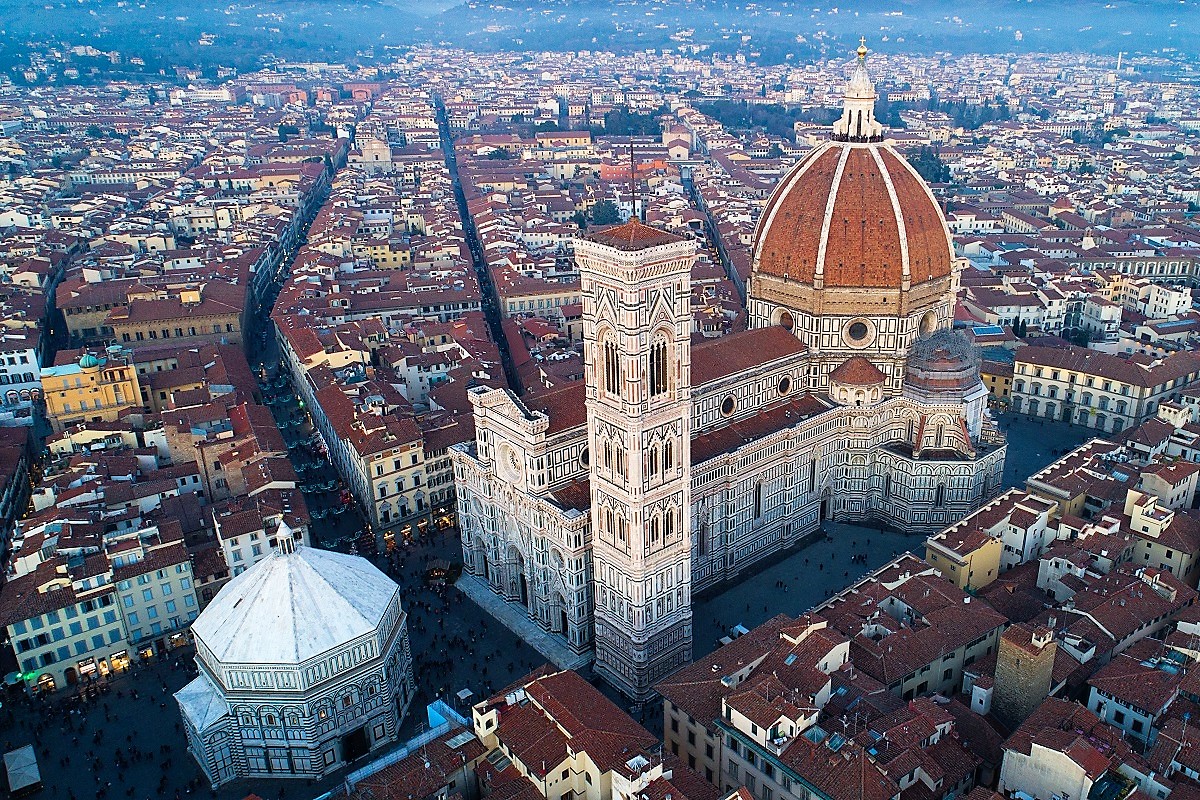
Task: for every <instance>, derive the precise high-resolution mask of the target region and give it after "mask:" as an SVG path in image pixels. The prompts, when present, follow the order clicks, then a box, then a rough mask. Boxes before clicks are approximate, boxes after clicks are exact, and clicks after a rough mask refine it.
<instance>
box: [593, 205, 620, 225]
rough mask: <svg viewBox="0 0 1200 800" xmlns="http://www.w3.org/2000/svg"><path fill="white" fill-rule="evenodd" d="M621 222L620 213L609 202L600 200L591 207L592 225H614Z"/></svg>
mask: <svg viewBox="0 0 1200 800" xmlns="http://www.w3.org/2000/svg"><path fill="white" fill-rule="evenodd" d="M620 221H621V212H620V211H619V210H618V209H617V206H616V203H614V202H613V201H611V200H601V201H600V202H599V203H596V205H594V206H592V224H593V225H616V224H617V223H618V222H620Z"/></svg>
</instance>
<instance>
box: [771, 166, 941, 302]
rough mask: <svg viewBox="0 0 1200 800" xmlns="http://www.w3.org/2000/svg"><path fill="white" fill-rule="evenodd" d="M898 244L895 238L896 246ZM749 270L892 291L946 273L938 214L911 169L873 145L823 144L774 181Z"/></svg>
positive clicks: (924, 188)
mask: <svg viewBox="0 0 1200 800" xmlns="http://www.w3.org/2000/svg"><path fill="white" fill-rule="evenodd" d="M902 239H903V241H902ZM755 253H756V261H757V263H756V270H757V271H758V272H760V273H763V274H766V275H773V276H775V277H779V278H787V279H790V280H795V281H800V282H802V283H810V284H811V283H813V282H814V280H815V278H816V276H817V275H823V278H824V285H825V286H826V287H832V286H842V287H875V288H892V289H899V288H900V287H901V285H902V283H903V278H904V275H905V274H906V273H907V274H909V275H910V276H911V280H912V283H913V284H914V285H915V284H919V283H923V282H926V281H930V280H934V279H937V278H943V277H945V276H947V275H949V274H950V269H951V264H952V261H951V253H950V245H949V236H948V235H947V233H946V227H945V222H944V220H943V218H942V212H941V210H940V209H939V208H938V205H937V203H936V202H935V201H934V200H933V197H932V195H930V194H929V191H928V189H927V188H926V186H925V184H924V182H923V181H922V180H921V178H920V176H918V175H917V173H916V171H915V170H913V168H912V167H911V166H909V164H908V163H907V162H906V161H904V160H903V159H902V158H901V157H900V156H898V155H896V153H895V152H893V151H892V150H891V149H890V148H888V147H885V146H881V145H868V146H862V145H845V144H836V143H830V144H829V145H826V146H824V147H819V148H817V149H816V150H814V151H813V152H812V153H811V154H810V155H809V156H808V157H806V158H805V159H804V160H802V161H801V162H800V163H799V164H798V165H797V166H796V168H795V169H794V170H793V171H792V172H791V174H789V175H788V176H787V177H785V178H784V179H783V180H782V181H781V182H780V184H779V186H778V188H777V189H776V190H775V193H774V194H773V195H772V197H771V199H770V200H769V201H768V202H767V206H766V208H765V209H764V211H763V215H762V218H761V222H760V223H759V229H758V231H757V234H756V236H755Z"/></svg>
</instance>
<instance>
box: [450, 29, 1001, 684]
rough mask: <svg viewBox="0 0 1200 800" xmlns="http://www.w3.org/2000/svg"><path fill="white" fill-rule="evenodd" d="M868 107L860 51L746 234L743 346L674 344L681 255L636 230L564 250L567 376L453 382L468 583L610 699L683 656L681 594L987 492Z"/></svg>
mask: <svg viewBox="0 0 1200 800" xmlns="http://www.w3.org/2000/svg"><path fill="white" fill-rule="evenodd" d="M875 99H876V94H875V87H874V84H873V83H872V82H871V79H870V77H869V75H868V73H867V68H866V50H865V48H860V49H859V53H858V62H857V64H856V67H855V70H854V72H853V75H852V77H851V78H850V80H849V82H848V84H847V86H846V92H845V99H844V110H843V114H842V117H841V119H839V120H838V121H837V122H836V123H835V124H834V126H833V130H832V132H831V135H830V137H829V139H828V141H826V142H824V143H822V144H821V145H820V146H818V147H817V148H815V149H814V150H813V151H812V152H810V153H809V154H807V155H806V156H805V157H804V159H803V160H801V162H800V163H799V164H797V165H796V167H795V168H794V169H793V170H792V171H791V173H789V174H788V175H787V176H786V177H785V178H784V179H783V180H782V181H781V182H780V184H779V185H778V186H777V188H776V189H775V191H774V194H773V195H772V197H771V198H770V199H769V201H768V202H767V205H766V207H765V209H764V211H763V214H762V217H761V219H760V221H759V224H758V229H757V231H756V234H755V244H754V251H753V262H752V274H751V278H750V284H749V297H748V305H749V312H750V314H749V320H750V322H749V329H748V330H746V331H743V332H740V333H735V334H732V335H729V336H726V337H723V338H720V339H717V340H715V341H711V342H706V343H703V344H693V343H692V339H691V326H692V317H691V312H690V307H689V296H690V290H689V285H688V282H689V275H690V270H691V266H692V263H693V262H694V260H695V258H696V246H695V243H694V242H693V241H691V240H687V239H683V238H681V237H678V236H675V235H673V234H671V233H667V232H664V231H661V230H658V229H655V228H652V227H649V226H646V225H644V224H642V223H641V222H639V221H637V220H636V219H634V220H631V221H629V222H626V223H624V224H621V225H617V226H614V227H612V228H607V229H604V230H600V231H598V232H594V233H589V234H587V235H585V236H583V237H582V238H580V239H579V240H577V242H576V245H575V258H576V260H577V262H578V266H579V271H580V276H581V281H582V291H583V298H584V304H583V321H584V375H585V377H584V379H583V380H581V381H578V382H577V383H575V384H572V385H568V386H566V387H563V388H561V389H558V390H555V391H551V392H548V393H544V394H541V395H539V396H536V397H533V398H520V397H517V396H515V395H514V394H513V393H512V392H510V391H508V390H505V389H490V388H486V387H478V388H475V389H472V390H470V394H471V401H472V404H473V407H474V412H475V423H476V439H475V442H474V444H466V445H460V446H458V447H457V448H455V449H454V451H453V458H454V460H455V483H456V490H457V493H458V499H459V518H460V524H461V531H462V545H463V555H464V562H465V566H464V569H465V571H466V572H468V573H470V574H473V575H475V576H476V577H478V578H480V579H482V580H485V581H486V582H487V583H488V584H489V586H490V587H491V588H492V590H493V591H494V592H496V593H497V594H499V595H500V596H502V597H503V598H505V599H506V600H507V601H509V602H511V603H514V604H519V605H520V606H522V607H523V608H524V610H525V611H526V613H527V614H528V616H529V617H530V619H532V620H534V621H535V622H536V623H537V624H539V625H540V626H541V627H542V628H543V629H544V630H546V631H548V632H551V633H553V634H556V635H558V636H561V637H562V640H563V641H564V642H565V643H566V644H567V645H569V646H570V647H571V648H572V649H573V650H574V651H576V652H578V653H580V654H585V655H586V654H594V656H595V668H596V671H597V672H598V673H600V674H601V675H602V676H604V677H605V678H606V679H607V680H609V681H610V682H611V683H613V684H614V685H615V686H617V687H618V688H619V689H621V690H622V691H623V692H624V693H626V694H627V695H629V696H630V697H633V698H644V697H646V696H648V694H650V693H651V691H652V689H651V687H652V686H653V685H654V684H655V683H656V682H658V681H659V680H661V679H662V678H663V677H665V676H666V675H668V674H670V673H671V672H672V671H674V670H675V669H677V668H679V667H681V666H683V665H684V664H686V663H688V662H689V661H690V660H691V646H692V625H691V598H692V594H693V593H694V592H697V591H701V590H703V589H705V588H707V587H710V586H713V585H715V584H717V583H719V582H721V581H724V580H728V579H730V578H732V577H734V576H736V575H738V574H739V573H740V572H742V571H744V570H746V569H747V568H749V567H751V566H752V565H754V564H755V563H756V562H759V561H761V560H762V559H763V558H765V557H767V556H769V555H771V554H772V553H776V552H778V551H780V550H784V549H787V548H789V547H792V546H793V545H796V544H798V543H800V542H801V541H802V540H803V538H804V537H805V536H807V535H809V534H811V533H812V532H813V531H814V530H816V529H817V528H818V527H819V526H820V524H821V522H822V521H823V520H844V521H855V520H870V521H873V522H876V523H879V524H884V525H891V526H896V527H898V528H901V529H903V530H908V531H918V532H929V531H933V530H936V529H938V528H941V527H943V526H945V525H947V524H948V523H950V522H953V521H955V520H957V519H959V518H961V517H962V516H964V515H966V514H968V513H969V512H970V511H972V510H973V509H974V508H976V507H978V506H979V505H980V504H981V503H982V502H983V501H984V500H985V499H987V498H988V497H990V496H991V495H993V494H995V493H996V491H998V489H999V488H1000V483H1001V473H1002V470H1003V466H1004V455H1005V443H1004V438H1003V436H1002V434H1001V433H1000V432H999V430H998V428H997V427H996V425H995V423H994V422H993V420H992V419H991V417H990V415H989V412H988V410H987V404H986V398H987V391H986V389H985V388H984V386H983V384H982V383H981V381H980V378H979V369H978V362H977V357H976V354H975V352H974V351H973V348H972V347H971V346H970V345H969V344H968V343H967V342H966V340H965V339H964V338H963V337H961V336H960V335H958V334H956V333H954V332H952V331H951V329H950V326H951V323H952V316H953V314H952V311H953V302H954V293H955V289H956V286H955V278H956V270H955V259H954V255H953V250H952V248H951V245H950V237H949V234H948V231H947V229H946V226H945V223H944V221H943V218H942V214H941V211H940V209H939V207H938V205H937V202H936V201H935V199H934V197H933V195H932V193H931V192H930V190H929V187H928V186H927V185H926V184H925V182H924V181H923V180H922V179H921V177H920V176H919V175H918V174H917V172H916V170H915V169H913V167H912V166H911V165H910V164H909V163H908V162H907V161H906V160H905V159H904V157H903V156H901V155H900V154H898V153H897V152H896V151H895V150H894V149H893V148H892V147H891V146H890V145H889V144H888V143H887V142H886V140H885V138H884V135H883V128H882V127H881V126H880V124H879V123H878V121H877V120H876V119H875V116H874V106H875Z"/></svg>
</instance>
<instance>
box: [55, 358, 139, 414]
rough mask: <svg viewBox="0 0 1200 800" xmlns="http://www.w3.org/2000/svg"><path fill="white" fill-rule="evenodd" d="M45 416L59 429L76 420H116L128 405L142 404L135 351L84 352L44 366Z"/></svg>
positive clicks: (132, 406)
mask: <svg viewBox="0 0 1200 800" xmlns="http://www.w3.org/2000/svg"><path fill="white" fill-rule="evenodd" d="M42 394H43V396H44V397H45V398H46V415H47V416H48V417H49V418H50V421H51V423H52V424H53V425H54V430H55V431H56V432H61V431H62V430H63V429H65V428H66V427H67V426H69V425H71V424H72V423H74V422H79V421H88V422H115V421H116V419H117V416H118V415H119V414H120V413H121V412H122V411H124V410H125V409H127V408H134V407H137V406H141V405H142V392H141V387H140V386H139V385H138V376H137V370H136V369H135V368H134V365H133V354H132V353H130V352H129V351H128V350H125V349H124V348H121V347H117V346H114V347H110V348H108V350H106V351H104V353H103V355H96V354H94V353H90V352H89V353H84V354H83V356H82V357H81V358H80V359H79V360H78V361H72V362H70V363H67V364H60V365H56V366H53V367H44V368H43V369H42Z"/></svg>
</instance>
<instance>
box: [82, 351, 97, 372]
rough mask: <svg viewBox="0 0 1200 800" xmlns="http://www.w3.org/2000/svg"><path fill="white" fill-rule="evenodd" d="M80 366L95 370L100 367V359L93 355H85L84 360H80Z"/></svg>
mask: <svg viewBox="0 0 1200 800" xmlns="http://www.w3.org/2000/svg"><path fill="white" fill-rule="evenodd" d="M79 366H81V367H83V368H84V369H95V368H96V367H98V366H100V359H98V358H96V357H95V356H94V355H92V354H91V353H84V354H83V358H81V359H79Z"/></svg>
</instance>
